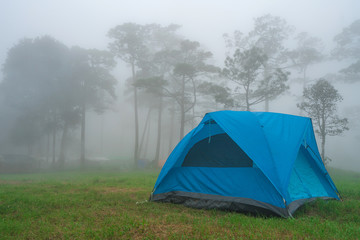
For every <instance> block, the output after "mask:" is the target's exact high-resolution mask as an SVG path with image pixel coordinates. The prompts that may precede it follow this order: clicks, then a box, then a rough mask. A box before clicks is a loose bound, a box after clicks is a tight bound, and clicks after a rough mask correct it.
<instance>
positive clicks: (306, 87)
mask: <svg viewBox="0 0 360 240" xmlns="http://www.w3.org/2000/svg"><path fill="white" fill-rule="evenodd" d="M180 30H181V26H180V25H177V24H169V25H161V24H156V23H151V24H139V23H135V22H127V23H122V24H119V25H116V26H114V27H112V28H111V29H108V31H107V34H106V37H107V39H108V46H107V48H106V49H94V48H90V49H88V48H85V47H81V46H67V45H65V44H64V43H62V42H61V41H60V40H58V39H55V38H54V37H52V36H50V35H43V36H38V37H35V38H23V39H19V41H18V42H17V43H15V44H14V45H13V47H11V48H10V49H9V51H8V53H7V56H6V59H5V62H4V64H3V65H2V75H3V77H2V79H3V80H2V81H1V82H0V93H1V94H0V109H1V110H0V111H1V121H0V124H1V127H0V129H1V135H0V142H1V145H0V153H1V154H3V158H13V159H16V158H17V157H16V154H18V155H19V156H18V158H20V157H21V156H20V155H23V156H22V157H24V156H27V157H28V159H29V160H28V161H30V159H33V160H34V161H36V162H37V163H36V165H37V166H38V167H39V166H42V167H45V168H47V167H59V168H63V167H64V166H65V163H70V165H71V164H74V163H76V164H79V165H81V166H85V165H86V163H87V161H90V162H99V161H103V160H109V159H113V160H114V159H117V160H119V159H120V161H125V162H128V164H130V165H133V166H134V167H144V166H160V165H161V163H162V162H163V161H164V160H165V159H166V157H167V156H168V154H169V153H170V152H171V150H172V149H173V147H174V146H175V145H176V143H177V142H178V141H179V140H180V139H182V138H183V137H184V135H185V134H186V133H187V132H188V131H189V130H191V129H192V128H193V127H195V126H196V125H197V123H198V122H199V121H200V120H201V118H202V117H203V116H204V114H205V113H207V112H211V111H219V110H238V111H277V109H278V107H277V106H278V105H279V102H284V101H286V104H287V105H288V106H290V108H291V109H292V110H291V112H285V111H283V110H281V108H280V112H285V113H291V114H296V115H301V116H307V117H311V118H312V120H313V124H314V129H315V131H316V133H317V136H318V143H319V147H321V153H322V158H323V161H325V162H326V163H328V162H330V161H331V157H330V156H328V155H327V154H326V152H325V149H326V147H325V144H326V140H327V139H328V138H327V137H331V136H336V135H340V134H342V133H343V132H344V131H347V130H349V129H350V126H351V127H353V128H354V129H355V130H356V129H358V128H359V127H358V126H357V124H356V122H357V115H358V114H359V105H358V104H356V105H353V106H351V107H350V108H348V109H350V110H348V111H351V112H352V113H354V114H351V115H350V118H349V114H348V115H347V116H346V117H345V116H343V115H341V114H343V111H339V109H338V106H339V104H341V101H342V100H343V99H344V98H346V97H347V96H346V95H345V96H343V95H342V94H341V93H340V92H339V90H338V89H337V87H338V86H339V85H344V84H346V85H349V86H351V85H354V86H356V84H357V83H358V81H359V72H360V54H359V52H360V34H359V32H360V20H356V21H354V22H353V23H352V24H350V25H349V26H344V27H343V29H339V31H338V34H337V35H335V36H333V39H332V41H333V42H334V46H335V47H334V48H333V49H330V50H328V51H327V50H326V49H325V48H324V44H323V40H322V39H320V38H318V37H314V36H311V35H310V34H309V33H307V32H299V31H298V30H297V29H296V27H295V26H292V25H290V24H289V23H288V22H287V21H286V20H285V19H283V18H281V17H279V16H275V15H271V14H265V15H263V16H260V17H257V18H254V20H253V24H252V28H251V30H250V31H248V32H243V31H241V29H239V30H234V31H233V32H231V33H224V34H223V44H224V45H225V51H224V53H223V54H224V61H223V62H222V63H218V61H216V59H214V58H213V54H212V52H211V49H207V48H206V47H204V46H203V44H202V43H201V42H198V41H196V40H193V39H189V38H187V37H186V36H183V35H182V34H180V33H179V31H180ZM329 62H338V65H337V66H341V67H338V68H337V69H335V70H334V69H328V71H327V72H326V73H325V74H323V77H321V78H317V79H313V78H311V77H309V76H310V73H311V71H314V69H316V66H322V65H321V64H323V65H324V64H325V65H326V64H327V63H329ZM119 72H121V76H123V77H122V78H120V79H119V77H118V75H119V74H118V73H119ZM273 103H274V107H273ZM115 113H116V114H115ZM114 116H116V118H121V119H122V120H121V119H114ZM93 119H97V120H95V121H94V120H93ZM99 119H100V120H99ZM107 119H111V120H107ZM105 121H108V122H112V124H114V122H115V124H116V122H117V123H118V124H117V125H118V126H117V127H116V128H111V127H110V125H111V124H109V125H108V126H107V124H106V123H104V122H105ZM111 126H112V127H113V126H114V125H111ZM107 127H108V130H106V128H107ZM119 128H120V129H122V130H121V131H122V133H120V134H117V135H116V138H114V137H111V140H109V139H110V137H109V138H108V137H107V135H106V134H105V133H104V132H106V131H108V132H113V131H114V130H113V129H116V130H119ZM351 130H353V129H351ZM94 132H96V134H94ZM89 136H90V137H89ZM90 138H91V140H90ZM107 139H108V140H107ZM89 141H90V142H91V141H92V142H93V143H92V145H91V146H90V145H89V144H88V142H89ZM122 141H125V142H126V143H127V146H126V147H123V149H124V148H125V150H124V151H121V147H120V145H121V142H122ZM108 142H111V145H112V150H109V149H111V148H107V147H106V145H107V143H108ZM116 142H118V143H116ZM94 145H96V147H95V148H96V150H94V147H93V146H94ZM116 145H118V147H119V149H120V150H115V151H114V147H115V148H116ZM14 155H15V156H14ZM19 161H21V160H19Z"/></svg>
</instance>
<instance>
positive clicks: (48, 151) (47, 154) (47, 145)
mask: <svg viewBox="0 0 360 240" xmlns="http://www.w3.org/2000/svg"><path fill="white" fill-rule="evenodd" d="M49 159H50V132H49V131H47V132H46V163H49Z"/></svg>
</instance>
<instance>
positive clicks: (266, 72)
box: [264, 65, 270, 112]
mask: <svg viewBox="0 0 360 240" xmlns="http://www.w3.org/2000/svg"><path fill="white" fill-rule="evenodd" d="M264 78H265V79H268V78H269V67H268V66H267V65H265V69H264ZM266 85H267V86H266V89H268V88H269V83H268V81H266ZM269 110H270V99H269V95H268V94H266V95H265V112H268V111H269Z"/></svg>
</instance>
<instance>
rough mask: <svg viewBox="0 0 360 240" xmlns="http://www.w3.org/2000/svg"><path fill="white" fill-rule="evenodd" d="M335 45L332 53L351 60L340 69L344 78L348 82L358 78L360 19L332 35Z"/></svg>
mask: <svg viewBox="0 0 360 240" xmlns="http://www.w3.org/2000/svg"><path fill="white" fill-rule="evenodd" d="M334 41H335V42H336V47H335V49H334V50H333V52H332V54H333V56H334V57H336V58H337V59H339V60H342V59H349V60H352V61H353V63H351V64H350V65H349V66H348V67H346V68H344V69H342V70H340V73H342V74H343V75H345V77H344V80H346V81H349V82H354V81H359V79H360V19H359V20H356V21H354V22H353V23H352V24H350V26H349V27H346V28H344V29H343V31H342V32H341V33H339V34H338V35H336V36H335V37H334Z"/></svg>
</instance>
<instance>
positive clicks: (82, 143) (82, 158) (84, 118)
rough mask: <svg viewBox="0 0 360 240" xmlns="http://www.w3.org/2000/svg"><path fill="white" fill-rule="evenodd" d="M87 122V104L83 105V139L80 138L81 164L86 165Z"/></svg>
mask: <svg viewBox="0 0 360 240" xmlns="http://www.w3.org/2000/svg"><path fill="white" fill-rule="evenodd" d="M85 124H86V105H85V102H83V104H82V106H81V140H80V142H81V143H80V148H81V149H80V165H81V166H82V167H84V166H85Z"/></svg>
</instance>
